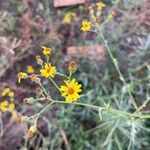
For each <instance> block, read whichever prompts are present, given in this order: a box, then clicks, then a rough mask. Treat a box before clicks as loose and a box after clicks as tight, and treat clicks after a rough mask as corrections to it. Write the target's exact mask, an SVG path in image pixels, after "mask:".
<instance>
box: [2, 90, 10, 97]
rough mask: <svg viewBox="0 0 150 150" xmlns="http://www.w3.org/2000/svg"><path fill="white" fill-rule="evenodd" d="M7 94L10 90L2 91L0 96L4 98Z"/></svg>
mask: <svg viewBox="0 0 150 150" xmlns="http://www.w3.org/2000/svg"><path fill="white" fill-rule="evenodd" d="M9 92H10V88H5V89H4V90H3V92H2V93H1V96H2V97H4V96H6V94H7V93H9Z"/></svg>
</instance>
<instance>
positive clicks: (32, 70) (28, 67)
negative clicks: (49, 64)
mask: <svg viewBox="0 0 150 150" xmlns="http://www.w3.org/2000/svg"><path fill="white" fill-rule="evenodd" d="M34 72H35V70H34V68H33V66H31V65H30V66H27V73H29V74H32V73H34Z"/></svg>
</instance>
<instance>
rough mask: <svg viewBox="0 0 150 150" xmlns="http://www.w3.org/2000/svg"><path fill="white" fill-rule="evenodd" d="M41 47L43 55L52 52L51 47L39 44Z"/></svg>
mask: <svg viewBox="0 0 150 150" xmlns="http://www.w3.org/2000/svg"><path fill="white" fill-rule="evenodd" d="M41 47H42V48H43V54H44V55H45V56H48V55H50V54H51V52H52V49H51V48H49V47H45V46H41Z"/></svg>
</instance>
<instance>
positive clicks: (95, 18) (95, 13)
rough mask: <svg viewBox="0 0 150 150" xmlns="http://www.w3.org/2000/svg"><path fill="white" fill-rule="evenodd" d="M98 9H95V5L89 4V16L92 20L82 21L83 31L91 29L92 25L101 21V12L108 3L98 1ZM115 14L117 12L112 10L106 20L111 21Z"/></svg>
mask: <svg viewBox="0 0 150 150" xmlns="http://www.w3.org/2000/svg"><path fill="white" fill-rule="evenodd" d="M96 7H97V9H95V6H89V18H90V21H87V20H83V21H82V27H81V30H82V31H90V30H91V28H92V26H93V27H94V25H96V24H97V23H99V22H101V14H102V10H103V9H104V8H105V7H106V5H105V4H104V3H102V2H99V3H96ZM114 15H115V12H114V11H112V12H110V13H109V14H108V16H107V18H106V20H105V21H109V20H111V19H112V18H113V16H114Z"/></svg>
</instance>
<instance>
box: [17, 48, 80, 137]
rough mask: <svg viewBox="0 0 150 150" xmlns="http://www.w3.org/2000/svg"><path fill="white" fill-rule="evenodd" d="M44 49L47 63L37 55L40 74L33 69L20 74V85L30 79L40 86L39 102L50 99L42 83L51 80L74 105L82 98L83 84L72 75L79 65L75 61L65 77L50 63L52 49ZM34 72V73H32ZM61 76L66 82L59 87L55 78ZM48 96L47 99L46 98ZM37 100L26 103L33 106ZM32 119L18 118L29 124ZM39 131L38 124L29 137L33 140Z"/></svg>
mask: <svg viewBox="0 0 150 150" xmlns="http://www.w3.org/2000/svg"><path fill="white" fill-rule="evenodd" d="M42 49H43V55H44V56H45V57H46V61H45V62H44V60H42V58H41V56H39V55H37V56H36V60H37V64H38V65H40V66H41V68H40V70H39V74H35V73H34V72H35V71H34V72H33V69H32V67H31V66H30V68H29V69H28V71H27V72H19V73H18V75H17V77H18V82H19V83H20V82H21V80H22V79H30V80H31V81H32V82H35V83H37V84H38V85H39V87H38V88H36V90H35V92H36V94H37V95H38V98H39V100H43V99H45V98H47V99H48V98H49V97H50V96H49V95H48V93H47V92H46V89H45V88H44V87H43V85H42V83H41V78H46V79H50V81H52V83H53V84H54V85H55V86H56V88H57V89H58V90H59V92H60V94H61V96H62V97H65V101H66V103H72V102H75V101H77V100H78V99H79V98H80V92H81V91H82V89H81V84H79V83H78V82H77V81H76V80H75V79H72V74H73V73H74V72H76V69H77V64H76V62H75V61H71V62H70V63H69V66H68V72H69V73H68V76H67V75H64V74H62V73H60V72H58V71H57V69H56V67H55V66H53V65H52V62H51V61H50V56H51V54H52V49H51V48H49V47H45V46H42ZM31 72H33V73H31ZM56 75H60V76H62V77H64V78H65V79H66V80H64V85H60V86H58V85H57V84H56V83H55V80H54V79H55V76H56ZM45 96H46V97H45ZM35 101H36V100H35V99H34V98H33V97H30V98H25V99H24V102H25V103H26V104H33V103H34V102H35ZM29 119H30V117H27V116H21V115H18V116H17V121H18V122H27V121H28V120H29ZM36 131H37V127H36V123H34V125H32V126H30V128H29V129H28V131H27V134H26V135H27V137H29V138H31V137H32V136H33V135H34V134H35V133H36Z"/></svg>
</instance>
